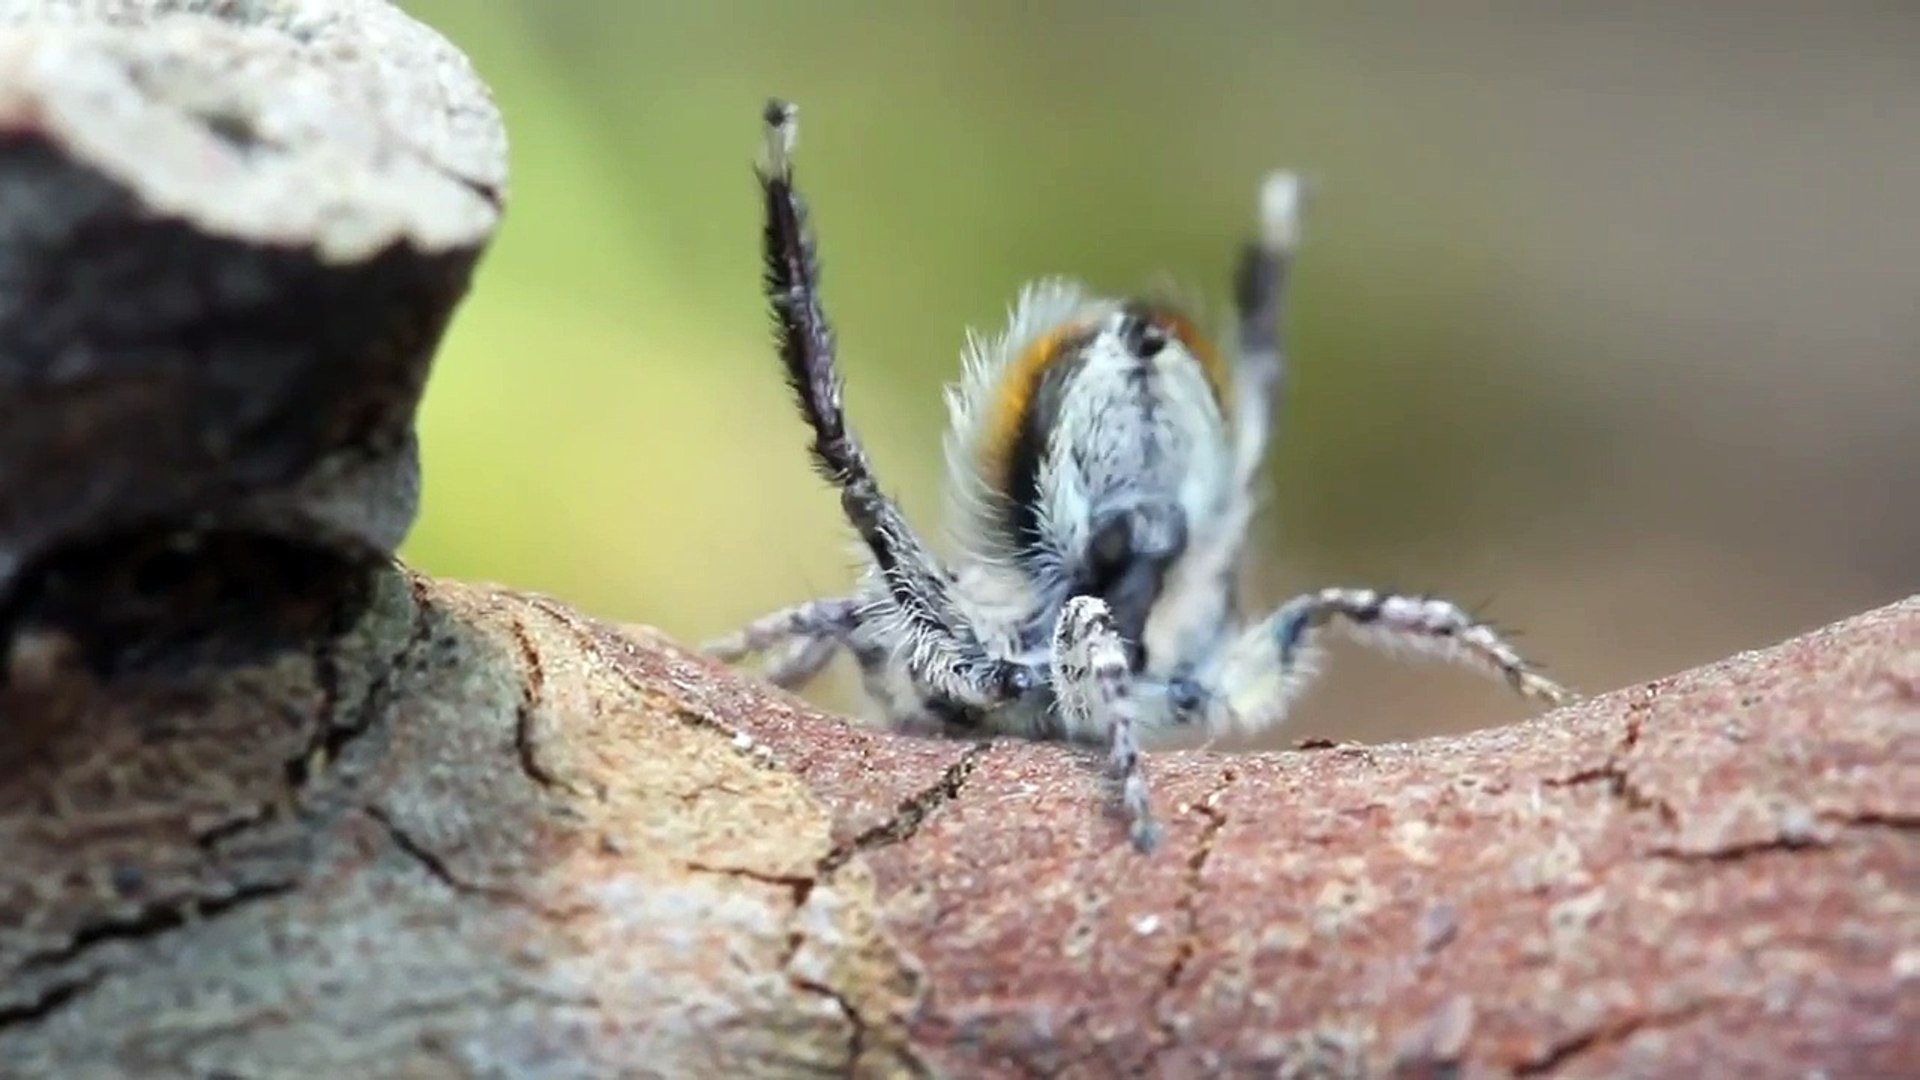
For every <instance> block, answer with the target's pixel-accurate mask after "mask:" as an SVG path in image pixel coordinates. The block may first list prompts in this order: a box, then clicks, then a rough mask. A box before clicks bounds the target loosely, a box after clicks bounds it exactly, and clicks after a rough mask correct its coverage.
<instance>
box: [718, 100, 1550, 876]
mask: <svg viewBox="0 0 1920 1080" xmlns="http://www.w3.org/2000/svg"><path fill="white" fill-rule="evenodd" d="M765 123H766V136H767V143H766V150H765V154H764V158H763V160H762V161H761V163H760V166H759V170H758V171H759V177H760V183H761V187H762V191H763V194H764V196H765V200H766V207H765V210H766V219H765V236H764V243H765V257H766V287H767V295H768V298H769V300H770V302H771V306H772V309H773V316H774V323H775V329H776V336H777V339H778V342H779V347H780V353H781V358H782V360H783V361H784V362H785V365H786V371H787V378H788V381H789V383H790V384H791V385H792V387H793V390H794V394H795V397H796V399H797V401H798V403H799V406H800V412H801V415H802V416H803V417H804V418H805V419H806V421H807V423H808V425H809V426H810V427H811V429H812V431H813V444H812V455H813V460H814V464H815V465H816V467H817V468H818V469H819V471H820V472H821V473H822V474H823V475H824V476H825V477H826V478H827V479H828V480H830V481H831V482H832V483H833V484H834V485H835V486H836V487H837V488H838V489H839V491H840V500H841V505H842V507H843V508H844V510H845V512H846V516H847V519H848V521H849V522H850V523H851V524H852V525H853V527H854V529H855V530H856V531H857V532H858V533H859V537H860V540H861V542H862V545H863V546H864V548H865V550H866V552H867V554H868V555H869V557H870V566H869V571H868V573H867V575H866V576H865V578H864V580H863V581H862V582H861V583H860V585H859V586H858V588H857V589H856V590H855V591H854V593H853V595H851V596H848V597H844V598H834V599H825V600H814V601H809V602H807V603H804V604H800V605H798V606H796V607H793V608H789V609H787V610H785V611H781V612H777V613H775V614H773V615H769V616H767V617H765V618H763V619H759V620H757V621H755V622H754V623H752V624H751V625H749V626H747V627H746V628H744V629H742V630H741V631H739V632H738V633H736V634H734V635H732V636H730V637H728V638H726V639H723V640H721V641H716V642H713V643H711V644H709V645H708V646H707V651H708V652H709V653H711V654H713V655H715V656H718V657H720V658H722V659H726V660H729V661H731V660H738V659H741V658H744V657H746V656H747V655H749V654H752V653H757V652H765V651H768V650H773V649H778V650H780V651H779V652H778V654H777V655H776V656H775V658H774V659H773V661H772V662H771V663H770V665H769V667H768V672H767V673H768V677H769V678H770V679H771V680H772V681H773V682H775V683H778V684H779V685H782V686H787V687H795V686H799V685H801V684H803V683H805V682H806V681H807V680H808V679H810V678H812V677H813V676H814V675H816V674H817V673H819V671H820V670H821V669H823V668H824V667H825V666H826V664H827V663H828V662H829V661H831V660H832V658H833V656H834V655H835V653H837V652H838V651H839V649H840V648H841V647H843V646H844V647H846V648H847V649H848V650H849V651H850V652H851V653H852V654H853V656H854V658H855V659H856V660H857V661H858V663H859V665H860V669H861V673H862V676H863V678H864V680H865V685H866V688H867V691H868V693H869V694H870V696H871V697H872V698H873V700H874V702H875V703H876V705H877V707H878V709H879V711H880V714H881V719H882V720H883V721H884V722H886V723H887V724H889V725H890V726H893V727H896V728H899V729H904V730H912V731H923V732H937V733H943V734H950V735H993V734H1013V735H1023V736H1026V737H1029V738H1039V739H1060V740H1067V741H1072V742H1079V743H1092V744H1097V745H1103V746H1105V747H1106V748H1107V749H1108V752H1109V755H1110V760H1111V763H1112V766H1113V768H1114V770H1115V772H1116V773H1117V774H1118V775H1119V776H1120V778H1121V780H1122V785H1123V801H1124V805H1125V808H1126V811H1127V814H1128V818H1129V820H1130V823H1131V835H1132V838H1133V841H1134V843H1135V845H1136V846H1138V847H1139V848H1141V849H1142V850H1149V849H1151V848H1152V846H1153V844H1154V841H1155V838H1156V836H1157V827H1156V826H1155V824H1154V821H1153V816H1152V814H1151V812H1150V809H1149V805H1148V792H1147V783H1146V776H1145V773H1144V771H1143V769H1142V767H1141V763H1140V744H1141V743H1142V742H1143V741H1145V742H1152V741H1154V740H1155V738H1156V737H1157V736H1160V735H1163V734H1166V733H1172V732H1176V731H1195V730H1198V731H1201V732H1205V733H1210V734H1214V733H1224V732H1229V731H1232V732H1241V733H1251V732H1257V731H1260V730H1263V729H1266V728H1270V727H1272V726H1273V725H1275V724H1277V723H1279V722H1280V721H1281V720H1283V719H1284V718H1285V716H1286V714H1287V710H1288V706H1289V704H1290V702H1291V701H1292V700H1293V698H1294V697H1295V696H1296V695H1297V694H1298V693H1299V691H1300V690H1301V689H1302V687H1303V686H1304V685H1305V683H1306V682H1307V680H1308V678H1309V677H1310V675H1311V674H1312V671H1313V667H1314V665H1313V659H1314V657H1315V654H1316V652H1317V644H1318V643H1317V638H1318V637H1319V635H1320V631H1321V630H1322V629H1323V628H1326V627H1329V626H1338V627H1342V628H1344V629H1346V630H1347V631H1349V633H1350V634H1351V635H1352V636H1355V637H1358V638H1360V639H1362V640H1368V641H1372V642H1374V643H1377V644H1385V645H1391V646H1395V647H1404V648H1409V649H1413V650H1417V651H1419V652H1423V653H1427V654H1430V655H1436V656H1439V657H1442V658H1445V659H1450V660H1455V661H1460V662H1464V663H1466V664H1468V665H1470V666H1473V667H1477V668H1479V669H1481V670H1483V671H1486V672H1489V673H1491V674H1494V675H1497V676H1500V677H1502V678H1504V679H1506V680H1507V682H1508V683H1510V684H1511V685H1512V686H1513V688H1514V689H1515V690H1516V691H1518V692H1520V693H1521V694H1524V695H1526V696H1528V697H1532V698H1536V699H1540V700H1544V701H1549V702H1556V703H1557V702H1560V701H1563V700H1566V699H1567V698H1568V697H1569V696H1570V695H1568V693H1567V692H1566V691H1565V690H1563V689H1561V688H1560V687H1559V686H1558V685H1556V684H1555V683H1553V682H1551V681H1549V680H1548V679H1546V678H1545V677H1543V676H1541V675H1539V674H1538V673H1537V672H1535V671H1534V670H1533V668H1532V666H1531V665H1530V664H1528V662H1527V661H1526V660H1525V659H1523V658H1522V657H1521V656H1520V654H1519V653H1518V652H1516V651H1515V650H1514V649H1513V647H1512V646H1511V645H1509V644H1508V643H1507V642H1506V641H1505V640H1504V639H1502V638H1501V636H1500V635H1499V634H1498V633H1496V632H1495V631H1494V630H1493V629H1492V628H1491V627H1489V626H1487V625H1486V624H1484V623H1481V622H1479V621H1477V620H1475V619H1474V618H1473V617H1472V616H1470V615H1469V614H1468V613H1467V612H1466V611H1465V610H1463V609H1462V608H1460V607H1459V606H1457V605H1455V604H1452V603H1449V602H1448V601H1445V600H1440V599H1436V598H1432V597H1420V596H1407V595H1400V594H1395V593H1389V592H1382V591H1379V590H1374V589H1356V588H1327V589H1320V590H1316V591H1314V592H1310V593H1306V594H1303V595H1301V596H1298V597H1296V598H1294V599H1292V600H1290V601H1288V602H1287V603H1285V604H1283V605H1281V606H1280V607H1279V608H1278V610H1276V611H1274V612H1273V613H1271V614H1269V615H1267V616H1265V617H1263V618H1259V619H1254V620H1250V621H1245V622H1243V621H1242V620H1240V619H1239V618H1238V617H1237V614H1236V610H1235V605H1234V602H1233V593H1234V590H1235V586H1236V581H1237V573H1236V571H1237V567H1238V565H1239V562H1240V556H1241V551H1242V547H1243V546H1244V543H1245V540H1246V536H1247V528H1248V524H1249V521H1250V519H1251V517H1252V511H1253V505H1254V500H1255V486H1256V483H1255V482H1256V479H1257V477H1258V473H1259V467H1260V462H1261V458H1262V456H1263V454H1264V452H1265V449H1266V444H1267V436H1268V430H1269V427H1270V424H1271V420H1272V416H1273V412H1274V408H1275V399H1276V398H1277V397H1278V396H1279V391H1280V388H1281V376H1282V372H1283V368H1282V363H1281V350H1280V337H1279V333H1280V317H1281V303H1282V299H1283V296H1284V290H1285V285H1286V276H1287V270H1288V267H1289V265H1290V264H1291V261H1292V258H1293V251H1294V247H1295V242H1296V240H1297V222H1298V211H1299V201H1300V198H1299V184H1298V181H1297V180H1296V179H1295V178H1294V177H1293V176H1292V175H1291V174H1289V173H1274V174H1272V175H1270V176H1269V177H1268V178H1267V179H1266V181H1265V182H1264V184H1263V185H1262V187H1261V193H1260V214H1259V219H1260V228H1259V232H1258V235H1257V237H1256V238H1255V239H1254V240H1253V241H1252V242H1251V243H1249V244H1247V245H1246V247H1245V249H1244V250H1243V251H1242V253H1241V256H1240V261H1239V266H1238V269H1237V272H1236V275H1235V283H1234V291H1235V307H1236V316H1237V318H1236V325H1235V327H1234V331H1235V332H1234V335H1233V339H1232V348H1231V349H1229V350H1224V351H1223V350H1220V349H1217V348H1216V347H1215V346H1213V345H1212V344H1211V343H1210V342H1209V341H1208V340H1207V339H1206V338H1205V337H1204V336H1203V335H1202V334H1201V333H1200V331H1199V330H1198V328H1197V325H1196V323H1195V322H1194V321H1193V320H1192V318H1191V317H1190V316H1188V315H1187V314H1185V313H1183V312H1182V311H1180V310H1179V309H1178V308H1177V307H1175V306H1173V305H1172V304H1170V303H1168V302H1165V301H1160V300H1145V299H1116V298H1109V297H1103V296H1100V295H1096V294H1094V293H1092V292H1090V291H1088V290H1086V289H1085V288H1083V287H1082V286H1080V285H1077V284H1075V283H1072V282H1068V281H1059V280H1049V281H1042V282H1039V283H1036V284H1034V285H1030V286H1028V287H1027V288H1026V289H1024V290H1022V292H1021V294H1020V297H1019V300H1018V302H1017V303H1016V304H1015V305H1014V309H1013V312H1012V317H1011V320H1010V322H1009V325H1008V327H1007V329H1006V331H1005V332H1004V333H1003V334H1001V335H1000V336H999V337H997V338H993V339H981V338H977V337H970V338H969V341H968V348H967V355H966V358H965V363H964V367H963V372H962V375H961V378H960V380H959V382H958V383H957V384H956V385H954V386H953V387H951V388H950V389H949V390H948V392H947V406H948V412H949V414H950V418H951V425H950V427H949V429H948V432H947V438H946V446H945V449H946V458H947V468H948V473H949V478H948V479H949V489H948V496H949V498H948V511H949V518H950V520H949V532H950V534H951V539H952V544H953V549H954V550H953V552H952V554H951V555H950V556H949V557H946V558H942V557H940V556H938V555H936V554H935V553H934V552H933V551H932V550H931V549H930V548H929V546H928V545H927V544H926V543H925V542H924V541H922V540H921V539H920V537H919V535H918V534H917V533H915V531H914V530H913V529H912V527H910V526H909V525H908V524H907V522H906V520H905V519H904V518H903V517H902V515H901V513H900V511H899V509H898V507H896V506H895V504H894V503H893V501H892V500H891V499H889V498H888V497H887V496H886V495H885V494H884V493H883V492H882V491H881V490H880V488H879V485H878V484H877V482H876V481H875V479H874V475H873V470H872V468H871V466H870V465H869V463H868V461H867V458H866V455H865V453H864V452H863V451H862V450H861V448H860V445H859V443H858V441H857V440H856V439H855V438H854V436H853V433H852V432H851V431H850V430H849V429H848V427H847V423H846V416H845V413H844V411H843V410H842V408H841V395H840V376H839V373H838V372H837V370H836V369H835V366H834V341H833V333H832V330H831V329H830V327H829V326H828V324H827V320H826V316H825V314H824V313H823V311H822V309H821V305H820V297H819V293H818V290H817V287H816V278H817V274H816V267H815V259H814V248H813V240H812V236H811V234H810V233H809V231H808V229H807V224H806V209H805V204H804V202H803V201H802V199H801V197H800V196H799V194H798V193H797V192H796V190H795V188H794V185H793V164H792V161H793V159H792V153H793V146H794V139H795V135H796V122H795V110H794V108H793V106H791V105H789V104H787V103H785V102H778V101H776V102H772V103H770V104H769V105H768V106H767V110H766V114H765Z"/></svg>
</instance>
